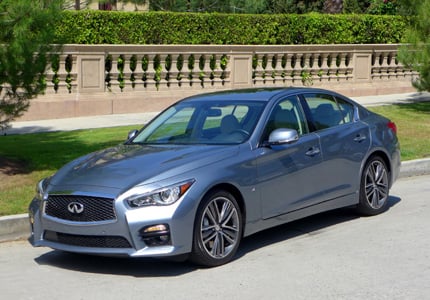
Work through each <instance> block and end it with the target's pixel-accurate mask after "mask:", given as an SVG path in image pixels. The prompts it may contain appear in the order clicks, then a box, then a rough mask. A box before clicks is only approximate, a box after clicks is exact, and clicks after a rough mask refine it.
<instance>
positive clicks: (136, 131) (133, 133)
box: [127, 129, 139, 141]
mask: <svg viewBox="0 0 430 300" xmlns="http://www.w3.org/2000/svg"><path fill="white" fill-rule="evenodd" d="M138 132H139V130H137V129H134V130H131V131H129V132H128V135H127V141H129V140H131V139H132V138H134V137H135V136H136V135H137V133H138Z"/></svg>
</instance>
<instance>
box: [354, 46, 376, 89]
mask: <svg viewBox="0 0 430 300" xmlns="http://www.w3.org/2000/svg"><path fill="white" fill-rule="evenodd" d="M353 61H354V69H353V80H354V81H355V82H370V81H371V79H372V78H371V73H372V54H371V53H370V52H367V53H355V54H354V58H353Z"/></svg>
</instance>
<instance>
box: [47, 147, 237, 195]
mask: <svg viewBox="0 0 430 300" xmlns="http://www.w3.org/2000/svg"><path fill="white" fill-rule="evenodd" d="M237 151H238V146H212V145H210V146H209V145H193V146H166V145H163V146H148V145H119V146H116V147H112V148H108V149H106V150H102V151H99V152H95V153H92V154H89V155H86V156H83V157H81V158H78V159H76V160H74V161H72V162H71V163H69V164H67V165H66V166H64V167H63V168H61V169H60V170H59V171H58V172H57V173H56V174H55V175H54V176H53V177H52V178H51V180H50V185H51V187H54V186H55V188H54V189H57V188H60V186H61V188H65V187H66V186H98V187H108V188H114V189H120V190H126V189H128V188H131V187H133V186H135V185H137V184H141V183H151V182H154V181H158V180H162V179H167V178H169V177H172V176H176V175H179V174H183V173H185V172H187V171H190V170H193V169H196V168H199V167H203V166H205V165H208V164H212V163H214V162H217V161H220V160H223V159H225V158H227V157H231V156H232V155H235V153H237Z"/></svg>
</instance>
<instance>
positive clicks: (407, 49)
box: [399, 0, 430, 91]
mask: <svg viewBox="0 0 430 300" xmlns="http://www.w3.org/2000/svg"><path fill="white" fill-rule="evenodd" d="M403 3H404V4H405V7H408V10H409V11H408V13H410V14H413V15H415V18H413V19H412V21H413V22H412V23H411V26H410V27H409V28H408V29H407V31H406V33H405V42H406V45H405V46H403V47H402V48H401V49H400V53H399V59H400V61H401V62H402V63H403V64H404V65H406V66H409V67H411V68H413V69H414V70H416V71H418V72H419V74H420V76H419V78H418V79H417V80H416V81H415V82H414V86H415V87H416V88H417V89H418V90H420V91H430V0H403Z"/></svg>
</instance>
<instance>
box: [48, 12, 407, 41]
mask: <svg viewBox="0 0 430 300" xmlns="http://www.w3.org/2000/svg"><path fill="white" fill-rule="evenodd" d="M63 16H64V19H63V21H62V22H61V23H59V24H58V26H57V31H56V36H57V38H58V39H60V40H65V41H66V43H70V44H75V43H76V44H218V45H223V44H239V45H245V44H253V45H257V44H260V45H284V44H352V43H356V44H362V43H363V44H365V43H369V44H371V43H398V42H400V40H401V36H402V34H403V33H404V31H405V29H406V26H407V25H408V19H407V18H405V17H402V16H374V15H358V14H352V15H343V14H336V15H327V14H318V13H310V14H303V15H299V14H274V15H267V14H258V15H247V14H240V15H239V14H219V13H210V14H209V13H207V14H201V13H170V12H149V13H139V12H103V11H65V12H63Z"/></svg>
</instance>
